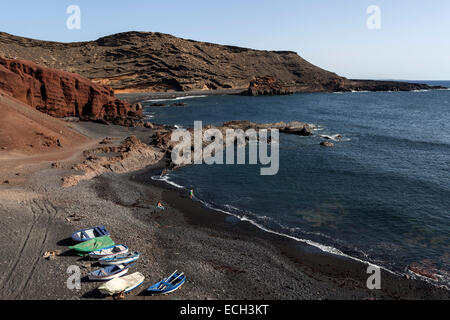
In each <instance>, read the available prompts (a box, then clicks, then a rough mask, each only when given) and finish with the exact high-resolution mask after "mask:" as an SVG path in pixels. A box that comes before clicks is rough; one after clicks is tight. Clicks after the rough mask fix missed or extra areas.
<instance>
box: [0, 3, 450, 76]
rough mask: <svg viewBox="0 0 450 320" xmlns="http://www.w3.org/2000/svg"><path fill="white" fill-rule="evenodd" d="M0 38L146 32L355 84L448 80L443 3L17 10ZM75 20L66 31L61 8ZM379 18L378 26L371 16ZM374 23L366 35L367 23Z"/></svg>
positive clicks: (5, 14)
mask: <svg viewBox="0 0 450 320" xmlns="http://www.w3.org/2000/svg"><path fill="white" fill-rule="evenodd" d="M1 2H4V3H2V6H1V7H2V10H1V11H0V31H3V32H7V33H11V34H14V35H19V36H24V37H30V38H35V39H43V40H52V41H62V42H73V41H87V40H95V39H98V38H99V37H102V36H105V35H109V34H113V33H118V32H124V31H132V30H134V31H153V32H163V33H169V34H172V35H175V36H178V37H182V38H187V39H193V40H199V41H206V42H213V43H219V44H227V45H236V46H242V47H249V48H254V49H261V50H290V51H295V52H297V53H298V54H299V55H301V56H302V57H303V58H304V59H306V60H308V61H309V62H311V63H313V64H315V65H317V66H319V67H321V68H324V69H327V70H330V71H333V72H336V73H337V74H339V75H341V76H345V77H348V78H354V79H356V78H357V79H399V80H448V79H450V1H449V0H431V1H423V0H369V1H366V0H340V1H338V0H278V1H274V0H227V1H214V0H209V1H205V0H203V1H200V0H189V1H187V0H170V1H162V0H157V1H155V0H141V1H138V0H121V1H116V0H95V1H94V0H89V1H85V0H69V1H66V0H47V1H46V0H40V1H24V0H14V1H5V0H0V3H1ZM70 5H77V6H79V8H80V10H81V20H80V21H81V29H68V28H67V24H66V21H67V19H68V18H69V16H70V14H67V13H66V11H67V8H68V7H69V6H70ZM371 5H375V6H377V7H378V8H379V9H380V11H379V12H380V15H379V19H378V20H374V19H376V18H377V17H375V16H373V14H374V12H373V11H371V12H370V13H369V14H368V13H367V9H368V7H369V6H371ZM368 19H370V21H371V22H373V21H376V22H377V21H380V28H379V29H369V28H368V26H367V20H368Z"/></svg>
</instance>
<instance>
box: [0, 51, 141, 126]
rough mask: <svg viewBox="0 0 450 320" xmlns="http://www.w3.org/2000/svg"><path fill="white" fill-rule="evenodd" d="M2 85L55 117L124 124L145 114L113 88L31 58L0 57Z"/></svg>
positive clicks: (0, 79) (12, 94) (138, 105)
mask: <svg viewBox="0 0 450 320" xmlns="http://www.w3.org/2000/svg"><path fill="white" fill-rule="evenodd" d="M0 89H2V90H3V91H5V92H6V93H7V94H9V95H11V96H12V97H14V98H16V99H18V100H20V101H22V102H24V103H26V104H28V105H30V106H32V107H34V108H36V109H37V110H39V111H42V112H44V113H47V114H49V115H51V116H54V117H61V118H62V117H79V118H80V120H90V121H98V122H112V123H115V124H122V125H129V124H130V123H132V122H133V121H134V120H137V119H140V118H141V117H142V106H141V105H140V104H136V105H130V104H129V103H127V102H124V101H121V100H119V99H116V98H115V96H114V92H113V90H112V89H111V88H109V87H107V86H104V85H100V84H95V83H92V82H91V81H89V80H87V79H85V78H83V77H81V76H79V75H77V74H73V73H69V72H65V71H60V70H54V69H49V68H46V67H41V66H38V65H37V64H35V63H33V62H30V61H24V60H10V59H4V58H0Z"/></svg>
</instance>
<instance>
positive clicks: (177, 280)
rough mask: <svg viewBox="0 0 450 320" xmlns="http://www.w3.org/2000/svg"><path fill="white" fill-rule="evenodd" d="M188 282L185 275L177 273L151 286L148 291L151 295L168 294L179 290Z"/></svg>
mask: <svg viewBox="0 0 450 320" xmlns="http://www.w3.org/2000/svg"><path fill="white" fill-rule="evenodd" d="M185 281H186V276H185V275H184V273H178V272H177V271H175V272H174V273H172V274H171V275H170V276H168V277H167V278H165V279H163V280H161V281H160V282H158V283H155V284H154V285H152V286H150V287H149V288H148V289H147V291H148V292H149V293H151V294H167V293H171V292H174V291H175V290H177V289H179V288H180V287H181V286H182V285H183V284H184V282H185Z"/></svg>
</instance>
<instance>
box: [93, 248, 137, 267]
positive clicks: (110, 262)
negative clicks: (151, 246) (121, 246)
mask: <svg viewBox="0 0 450 320" xmlns="http://www.w3.org/2000/svg"><path fill="white" fill-rule="evenodd" d="M140 256H141V254H140V253H139V252H137V251H134V252H127V253H124V254H119V255H117V256H113V257H105V258H100V259H98V262H99V263H100V264H101V265H103V266H115V265H119V264H128V263H132V262H134V261H136V260H137V259H139V257H140Z"/></svg>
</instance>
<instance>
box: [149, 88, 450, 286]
mask: <svg viewBox="0 0 450 320" xmlns="http://www.w3.org/2000/svg"><path fill="white" fill-rule="evenodd" d="M417 82H421V81H417ZM426 83H428V84H431V85H441V86H446V87H450V81H433V82H429V81H428V82H426ZM181 99H184V100H182V101H183V102H185V103H186V106H184V107H179V106H178V107H176V106H170V105H171V104H172V102H173V101H165V102H164V103H167V104H168V105H169V106H167V107H151V106H150V104H151V103H154V101H152V102H144V106H145V114H146V116H147V118H148V119H149V121H152V122H155V123H164V124H172V125H176V126H178V127H186V128H187V127H193V125H194V121H199V120H201V121H203V124H204V125H207V124H213V125H221V124H222V123H223V122H225V121H229V120H249V121H253V122H258V123H271V122H278V121H285V122H289V121H303V122H307V123H310V124H314V125H316V126H317V130H316V131H315V132H314V135H313V136H311V137H302V136H297V135H289V134H283V133H280V136H279V142H278V143H279V159H280V160H279V162H280V164H279V171H278V173H277V174H276V175H273V176H263V175H260V168H261V165H252V164H246V165H237V164H236V165H231V164H229V165H219V164H212V165H207V164H201V165H192V166H187V167H184V168H182V169H180V170H176V171H173V172H171V173H169V174H168V175H167V176H165V177H164V178H163V179H164V181H166V182H167V183H170V184H172V185H174V186H176V187H177V188H181V189H186V190H187V189H193V190H194V193H195V197H196V199H197V200H198V201H201V202H203V203H204V204H205V206H208V207H210V208H213V209H216V210H220V211H223V212H226V213H228V214H230V215H234V216H236V217H238V218H240V219H242V220H247V221H250V222H252V223H253V224H254V225H256V226H258V227H260V228H262V229H264V230H266V231H268V232H275V233H279V234H283V235H286V236H289V237H292V238H295V239H297V240H298V241H304V242H307V243H310V244H312V245H315V246H317V247H319V248H321V249H322V250H325V251H329V252H333V253H336V254H342V255H345V256H349V257H352V258H355V259H359V260H363V261H367V262H370V263H372V264H375V265H378V266H380V267H383V268H385V269H387V270H390V271H392V272H395V273H400V274H401V273H405V272H407V271H406V270H407V269H406V268H407V266H408V265H410V264H413V263H414V264H419V265H422V266H425V268H427V269H429V270H433V272H435V273H436V274H437V275H438V277H439V281H438V284H442V285H444V286H447V287H448V285H449V283H450V90H429V91H427V90H421V91H413V92H349V93H311V94H309V93H299V94H295V95H289V96H266V97H245V96H208V97H207V96H200V97H184V98H177V102H179V101H178V100H181ZM334 134H340V135H342V139H340V141H338V142H335V146H334V147H328V148H327V147H322V146H320V142H321V141H323V138H322V137H320V135H334ZM149 179H160V178H159V177H150V176H149Z"/></svg>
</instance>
